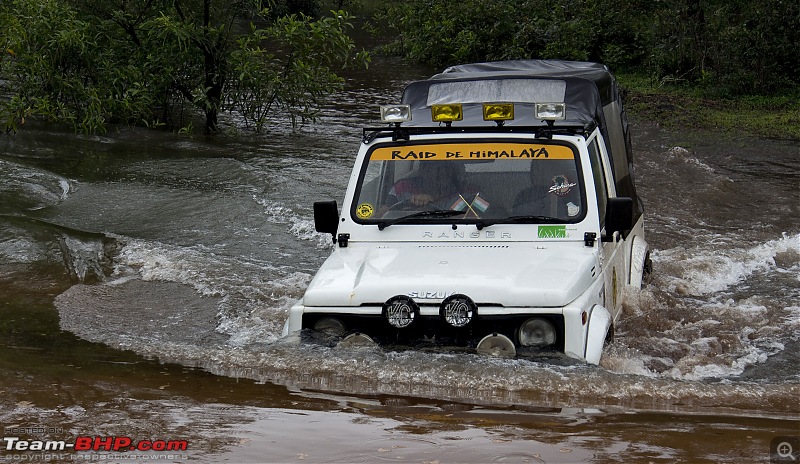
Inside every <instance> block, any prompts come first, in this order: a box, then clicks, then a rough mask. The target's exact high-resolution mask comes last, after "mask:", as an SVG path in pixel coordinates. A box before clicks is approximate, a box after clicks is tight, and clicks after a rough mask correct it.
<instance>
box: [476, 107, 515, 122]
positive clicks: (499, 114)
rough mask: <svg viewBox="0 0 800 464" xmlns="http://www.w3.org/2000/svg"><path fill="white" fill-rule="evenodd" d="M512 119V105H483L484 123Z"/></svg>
mask: <svg viewBox="0 0 800 464" xmlns="http://www.w3.org/2000/svg"><path fill="white" fill-rule="evenodd" d="M512 119H514V104H513V103H484V104H483V120H484V121H510V120H512Z"/></svg>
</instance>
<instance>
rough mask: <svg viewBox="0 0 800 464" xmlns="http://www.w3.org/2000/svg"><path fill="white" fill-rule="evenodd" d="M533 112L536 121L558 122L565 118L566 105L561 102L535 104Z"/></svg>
mask: <svg viewBox="0 0 800 464" xmlns="http://www.w3.org/2000/svg"><path fill="white" fill-rule="evenodd" d="M534 111H535V116H536V119H542V120H545V121H559V120H562V119H566V117H567V105H566V104H565V103H563V102H553V103H537V104H536V108H535V110H534Z"/></svg>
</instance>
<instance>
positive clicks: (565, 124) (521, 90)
mask: <svg viewBox="0 0 800 464" xmlns="http://www.w3.org/2000/svg"><path fill="white" fill-rule="evenodd" d="M381 116H382V120H383V121H384V122H385V123H388V124H387V125H386V126H383V127H375V128H365V129H364V130H363V140H362V142H361V148H360V150H359V152H358V156H357V157H356V161H355V167H354V168H353V172H352V175H351V177H350V182H349V185H348V187H347V192H346V194H345V197H344V204H343V209H342V211H341V213H340V212H339V211H338V208H337V204H336V202H335V201H332V200H331V201H321V202H317V203H315V204H314V220H315V224H316V228H317V231H319V232H326V233H331V234H332V236H333V241H334V243H335V244H336V246H335V249H334V251H333V253H332V254H331V256H330V257H329V258H328V259H327V260H326V261H325V263H324V264H323V265H322V267H321V268H320V270H319V272H317V274H316V276H315V277H314V279H313V280H312V281H311V283H310V284H309V286H308V289H307V290H306V292H305V295H304V296H303V298H302V299H301V300H300V301H298V302H297V304H296V305H295V306H294V307H292V308H291V310H290V311H289V317H288V320H287V321H286V325H285V328H284V332H285V334H287V335H288V334H290V333H293V332H296V331H303V332H302V333H304V334H308V335H309V336H317V335H319V334H322V335H324V336H325V337H328V339H330V337H334V338H336V339H345V340H352V339H353V337H356V338H357V339H360V340H372V341H374V342H377V343H379V344H382V345H398V346H410V347H422V346H428V345H436V346H443V347H462V348H463V347H469V348H473V347H474V348H476V349H477V351H478V352H482V353H488V354H492V355H499V356H516V355H528V354H531V353H538V352H545V353H547V352H550V353H552V352H562V353H564V354H566V355H567V356H569V357H572V358H578V359H583V360H585V361H586V362H589V363H593V364H597V363H598V362H599V361H600V356H601V353H602V349H603V345H604V342H605V341H606V339H607V337H608V336H609V335H610V334H611V333H612V331H613V325H614V322H615V321H616V320H617V318H618V316H619V314H620V308H621V300H622V290H623V287H624V286H626V285H630V286H633V287H639V286H641V283H642V278H643V275H644V274H645V273H646V272H648V270H649V257H648V245H647V242H645V239H644V229H643V216H642V211H643V210H642V204H641V202H640V200H639V198H638V196H637V195H636V190H635V186H634V180H633V164H632V155H631V148H630V137H629V134H628V126H627V121H626V117H625V113H624V111H623V107H622V102H621V99H620V95H619V91H618V89H617V84H616V81H615V79H614V77H613V76H612V75H611V73H610V72H609V71H608V69H607V68H606V67H605V66H603V65H600V64H596V63H583V62H565V61H540V60H530V61H507V62H494V63H477V64H468V65H461V66H455V67H451V68H448V69H446V70H445V71H444V72H443V73H441V74H438V75H435V76H433V77H431V78H430V79H428V80H424V81H418V82H413V83H411V84H409V85H408V86H407V87H406V89H405V91H404V93H403V99H402V104H401V105H390V106H384V107H381Z"/></svg>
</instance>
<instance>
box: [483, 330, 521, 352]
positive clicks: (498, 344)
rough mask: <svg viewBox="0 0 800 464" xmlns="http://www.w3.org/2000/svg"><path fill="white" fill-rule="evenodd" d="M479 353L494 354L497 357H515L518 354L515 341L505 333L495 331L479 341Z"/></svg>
mask: <svg viewBox="0 0 800 464" xmlns="http://www.w3.org/2000/svg"><path fill="white" fill-rule="evenodd" d="M476 351H477V352H478V354H482V355H484V356H493V357H495V358H513V357H514V356H516V355H517V349H516V348H515V347H514V342H512V341H511V339H510V338H508V337H506V336H505V335H503V334H498V333H494V334H491V335H487V336H485V337H483V338H482V339H481V341H480V342H478V347H477V348H476Z"/></svg>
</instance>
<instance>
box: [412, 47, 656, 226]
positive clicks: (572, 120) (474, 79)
mask: <svg viewBox="0 0 800 464" xmlns="http://www.w3.org/2000/svg"><path fill="white" fill-rule="evenodd" d="M402 102H403V103H406V104H408V105H410V106H411V114H412V120H411V121H409V122H406V123H404V124H403V127H406V126H411V127H421V128H424V129H428V128H431V127H437V126H438V123H434V122H433V121H432V120H431V116H430V115H431V113H430V106H431V105H432V104H438V103H462V104H463V114H464V120H463V121H458V122H454V123H453V126H452V127H453V129H455V130H457V129H456V128H459V127H474V128H481V127H488V126H495V123H494V122H492V121H484V120H483V111H482V105H481V103H496V102H510V103H514V107H515V110H514V112H515V118H514V120H512V121H506V122H505V126H525V127H527V126H544V125H546V123H545V122H544V121H541V120H536V119H535V118H534V109H533V107H534V104H535V103H553V102H564V103H565V104H566V109H567V114H566V119H565V120H562V121H556V122H555V123H554V127H555V128H563V129H565V130H574V129H575V128H580V129H583V130H584V133H587V132H590V131H592V130H593V129H594V128H595V127H598V128H599V129H600V132H601V133H602V134H603V140H604V142H605V146H606V149H607V152H608V153H609V155H610V158H611V164H612V169H613V175H614V180H615V184H616V190H617V195H618V196H627V197H631V198H633V200H634V217H635V218H637V219H638V217H639V216H640V215H641V214H642V211H643V209H644V208H643V206H642V204H641V200H640V199H639V197H638V195H637V194H636V187H635V185H634V181H633V154H632V150H631V141H630V133H629V131H628V122H627V117H626V116H625V111H624V109H623V105H622V98H621V96H620V92H619V89H618V87H617V82H616V79H614V76H613V75H612V74H611V72H610V71H609V70H608V68H607V67H606V66H605V65H602V64H599V63H590V62H581V61H561V60H515V61H495V62H489V63H472V64H462V65H458V66H451V67H449V68H447V69H445V70H444V71H443V72H442V73H440V74H436V75H435V76H433V77H431V78H429V79H426V80H424V81H416V82H412V83H410V84H409V85H408V86H406V88H405V90H404V91H403V99H402ZM498 129H499V128H498ZM421 130H423V129H421ZM428 130H433V129H428Z"/></svg>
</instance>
